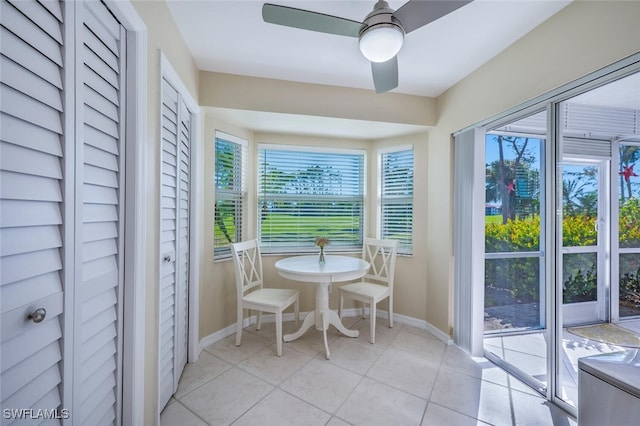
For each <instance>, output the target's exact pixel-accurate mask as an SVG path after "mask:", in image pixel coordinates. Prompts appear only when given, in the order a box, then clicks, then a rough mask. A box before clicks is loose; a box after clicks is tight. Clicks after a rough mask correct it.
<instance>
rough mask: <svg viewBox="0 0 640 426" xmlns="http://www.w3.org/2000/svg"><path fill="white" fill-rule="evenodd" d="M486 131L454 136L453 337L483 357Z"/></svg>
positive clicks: (466, 349) (471, 351) (473, 352)
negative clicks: (480, 214)
mask: <svg viewBox="0 0 640 426" xmlns="http://www.w3.org/2000/svg"><path fill="white" fill-rule="evenodd" d="M484 134H485V132H484V129H481V128H477V129H472V130H469V131H467V132H464V133H460V134H458V135H457V136H456V137H455V170H454V172H455V178H454V195H455V197H454V198H455V199H454V212H455V217H454V277H453V278H454V337H455V342H456V344H457V345H458V346H460V347H461V348H462V349H464V350H465V351H467V352H469V353H470V354H471V356H482V354H483V334H484V327H483V324H484V321H483V316H484V279H483V278H484V261H485V259H484V214H483V215H482V216H481V217H479V216H478V214H477V212H481V211H482V212H483V211H484V210H483V208H484V204H485V193H484V173H485V164H484V161H485V154H484V148H485V147H484Z"/></svg>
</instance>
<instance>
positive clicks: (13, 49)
mask: <svg viewBox="0 0 640 426" xmlns="http://www.w3.org/2000/svg"><path fill="white" fill-rule="evenodd" d="M60 7H61V6H60V4H59V3H57V2H54V1H50V2H47V5H46V6H44V5H42V4H40V3H36V2H8V1H3V2H2V4H1V5H0V8H1V11H0V24H1V31H2V33H1V34H0V36H1V37H2V43H1V53H2V56H1V57H0V58H1V59H0V61H1V63H0V73H1V74H0V77H1V81H2V84H1V86H0V97H2V103H1V106H0V170H2V171H1V172H0V173H1V174H2V176H0V238H2V248H1V249H0V271H1V272H0V324H1V345H0V346H1V349H0V351H1V354H0V395H1V398H2V403H1V406H2V407H3V408H5V407H7V408H34V409H37V408H47V409H54V408H60V407H61V403H62V397H61V381H62V378H61V375H60V374H61V373H60V372H61V371H62V365H61V360H62V352H61V347H62V344H61V340H60V339H61V338H62V318H61V314H62V312H63V305H62V303H63V281H62V280H63V278H62V274H61V272H62V267H63V259H62V253H63V251H62V250H61V249H62V241H63V238H62V236H63V234H62V233H63V229H62V209H63V203H64V202H65V199H64V198H63V196H62V193H61V190H60V188H61V187H62V177H63V170H62V164H63V163H64V162H63V157H62V153H63V152H64V147H63V143H64V142H63V139H62V121H63V116H62V104H63V93H62V91H61V88H62V80H61V75H62V57H63V52H62V50H63V46H62V40H63V39H62V26H63V22H62V12H61V10H60ZM38 307H43V308H45V309H46V312H47V313H46V316H45V319H44V321H43V322H41V323H40V324H35V323H33V322H32V321H30V320H28V319H27V318H26V314H27V313H28V312H31V311H33V310H34V309H36V308H38ZM3 422H6V424H11V423H13V421H12V420H11V419H6V420H5V419H3ZM3 424H5V423H3Z"/></svg>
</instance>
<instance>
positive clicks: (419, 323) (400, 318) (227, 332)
mask: <svg viewBox="0 0 640 426" xmlns="http://www.w3.org/2000/svg"><path fill="white" fill-rule="evenodd" d="M307 314H308V312H300V318H301V319H303V318H304V317H305V316H306V315H307ZM365 314H367V315H368V309H365ZM359 315H360V308H351V309H345V310H343V311H342V316H344V317H356V316H359ZM376 317H381V318H387V311H383V310H380V309H377V310H376ZM294 320H295V314H294V313H293V312H287V313H285V314H284V315H283V316H282V321H294ZM393 320H394V321H397V322H399V323H401V324H406V325H410V326H412V327H416V328H421V329H423V330H426V331H428V332H429V333H431V334H433V335H434V336H435V337H436V338H438V340H440V341H441V342H442V343H444V344H445V345H453V339H451V337H450V336H449V335H447V334H446V333H444V332H443V331H442V330H440V329H439V328H437V327H436V326H434V325H432V324H431V323H429V322H427V321H424V320H420V319H417V318H413V317H408V316H406V315H401V314H393ZM274 321H275V315H273V314H263V315H262V322H264V323H270V322H274ZM256 322H257V317H256V315H252V316H250V317H248V318H245V319H244V321H242V326H243V328H245V327H248V326H250V325H251V324H255V323H256ZM235 332H236V324H235V323H233V324H231V325H229V326H227V327H225V328H223V329H222V330H218V331H216V332H215V333H212V334H210V335H208V336H205V337H203V338H202V339H201V340H200V352H202V350H203V349H204V348H205V347H207V346H209V345H211V344H213V343H216V342H217V341H220V340H222V339H224V338H225V337H227V336H231V335H232V334H234V333H235ZM198 355H200V354H199V353H198Z"/></svg>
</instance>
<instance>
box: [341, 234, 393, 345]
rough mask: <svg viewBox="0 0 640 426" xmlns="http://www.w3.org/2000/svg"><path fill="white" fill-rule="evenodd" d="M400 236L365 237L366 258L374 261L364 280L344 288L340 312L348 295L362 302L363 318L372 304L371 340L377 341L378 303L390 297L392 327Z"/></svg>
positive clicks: (363, 246)
mask: <svg viewBox="0 0 640 426" xmlns="http://www.w3.org/2000/svg"><path fill="white" fill-rule="evenodd" d="M397 252H398V241H397V240H377V239H374V238H365V239H364V244H363V245H362V258H363V259H364V260H366V261H367V262H369V263H370V264H371V267H370V268H369V272H368V273H367V275H365V276H364V277H362V281H361V282H358V283H353V284H347V285H343V286H342V287H339V290H340V309H339V314H340V318H342V308H343V303H344V299H345V298H349V299H353V300H357V301H359V302H362V318H364V317H365V316H364V308H365V305H369V317H370V318H369V322H370V327H371V337H370V342H371V343H375V341H376V304H377V303H378V302H380V301H381V300H384V299H386V298H389V327H393V276H394V274H395V268H396V254H397Z"/></svg>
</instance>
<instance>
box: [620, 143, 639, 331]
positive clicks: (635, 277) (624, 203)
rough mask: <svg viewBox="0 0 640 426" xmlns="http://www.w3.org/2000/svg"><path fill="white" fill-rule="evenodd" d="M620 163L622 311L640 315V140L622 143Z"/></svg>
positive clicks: (625, 316)
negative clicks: (637, 142) (634, 142)
mask: <svg viewBox="0 0 640 426" xmlns="http://www.w3.org/2000/svg"><path fill="white" fill-rule="evenodd" d="M618 165H619V169H618V182H617V186H618V244H619V249H618V250H619V255H618V285H619V287H618V314H619V316H620V318H621V319H623V318H630V317H636V316H638V315H640V176H638V175H640V144H620V147H619V157H618ZM634 168H635V170H634Z"/></svg>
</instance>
